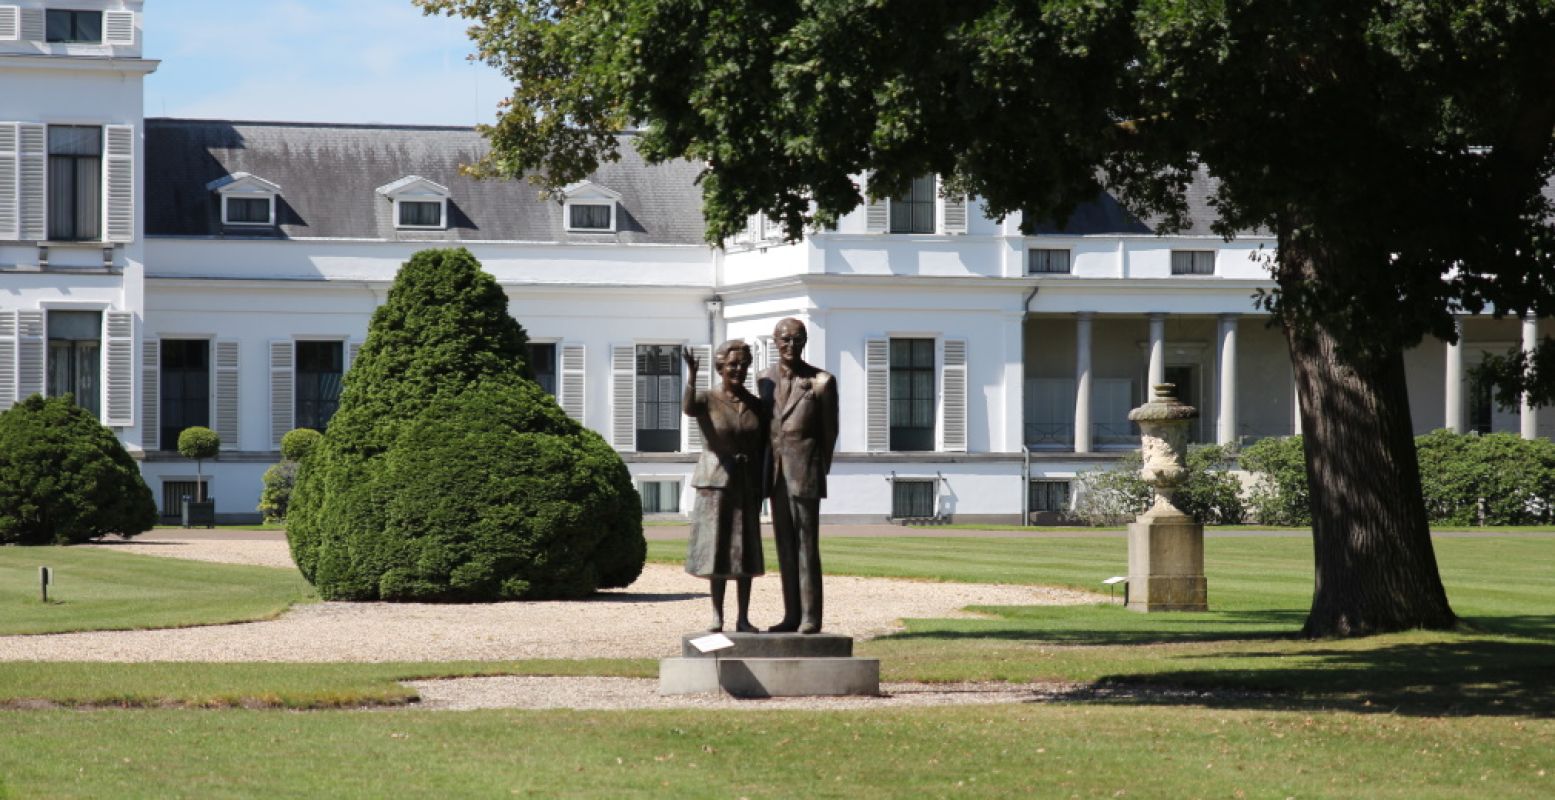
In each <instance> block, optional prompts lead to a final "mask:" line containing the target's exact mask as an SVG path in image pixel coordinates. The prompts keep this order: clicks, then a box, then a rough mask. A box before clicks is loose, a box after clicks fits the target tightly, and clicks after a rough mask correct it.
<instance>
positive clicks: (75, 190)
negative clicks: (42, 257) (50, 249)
mask: <svg viewBox="0 0 1555 800" xmlns="http://www.w3.org/2000/svg"><path fill="white" fill-rule="evenodd" d="M48 198H49V201H48V202H49V238H50V239H53V240H54V241H58V242H80V241H97V240H99V239H101V238H102V235H103V225H102V222H103V129H102V128H100V127H98V126H95V125H50V126H49V188H48Z"/></svg>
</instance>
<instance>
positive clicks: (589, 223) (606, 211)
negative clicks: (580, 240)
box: [562, 181, 621, 233]
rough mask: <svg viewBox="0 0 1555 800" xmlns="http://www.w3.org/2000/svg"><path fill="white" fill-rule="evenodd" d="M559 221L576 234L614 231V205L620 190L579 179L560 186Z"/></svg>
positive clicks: (616, 204)
mask: <svg viewBox="0 0 1555 800" xmlns="http://www.w3.org/2000/svg"><path fill="white" fill-rule="evenodd" d="M562 198H563V200H562V224H563V227H565V228H566V229H567V230H568V231H572V232H578V233H609V232H613V231H615V230H616V207H617V206H618V205H619V204H620V202H621V193H620V192H617V191H615V190H613V189H607V188H605V187H603V186H600V185H599V184H596V183H592V182H590V181H579V182H577V183H574V184H572V185H570V186H567V187H566V188H564V189H562Z"/></svg>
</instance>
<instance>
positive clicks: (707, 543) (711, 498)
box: [686, 486, 766, 578]
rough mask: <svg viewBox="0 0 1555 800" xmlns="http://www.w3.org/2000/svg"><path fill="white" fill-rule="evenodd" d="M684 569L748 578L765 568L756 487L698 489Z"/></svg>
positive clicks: (704, 574)
mask: <svg viewBox="0 0 1555 800" xmlns="http://www.w3.org/2000/svg"><path fill="white" fill-rule="evenodd" d="M686 572H689V573H691V574H692V575H695V576H697V577H698V578H749V577H754V576H756V575H761V574H763V573H765V572H766V567H765V564H764V562H763V560H762V556H761V497H760V494H759V493H758V492H757V491H755V487H751V486H730V487H728V488H724V489H705V488H704V489H697V496H696V504H695V506H694V507H693V509H692V512H691V540H690V541H689V542H688V543H687V546H686Z"/></svg>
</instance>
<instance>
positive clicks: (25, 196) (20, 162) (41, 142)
mask: <svg viewBox="0 0 1555 800" xmlns="http://www.w3.org/2000/svg"><path fill="white" fill-rule="evenodd" d="M39 13H40V14H41V13H42V9H39ZM16 142H17V145H18V147H17V178H16V187H17V191H16V195H17V205H18V206H19V209H18V213H19V215H20V217H21V236H20V237H18V238H20V239H22V240H23V241H33V242H41V241H43V240H45V239H47V238H48V230H49V228H48V202H49V195H48V166H49V154H48V144H49V136H48V128H47V126H44V125H40V124H38V123H35V122H21V123H17V125H16Z"/></svg>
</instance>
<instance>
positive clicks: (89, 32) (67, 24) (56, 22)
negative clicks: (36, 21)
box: [43, 9, 103, 44]
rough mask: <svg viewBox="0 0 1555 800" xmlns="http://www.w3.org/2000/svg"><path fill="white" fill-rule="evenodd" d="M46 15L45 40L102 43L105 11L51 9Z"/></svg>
mask: <svg viewBox="0 0 1555 800" xmlns="http://www.w3.org/2000/svg"><path fill="white" fill-rule="evenodd" d="M47 14H48V16H46V17H44V20H45V21H44V34H43V38H44V40H45V41H49V42H58V43H90V44H101V43H102V41H103V12H101V11H66V10H61V9H50V10H49V11H48V12H47Z"/></svg>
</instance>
